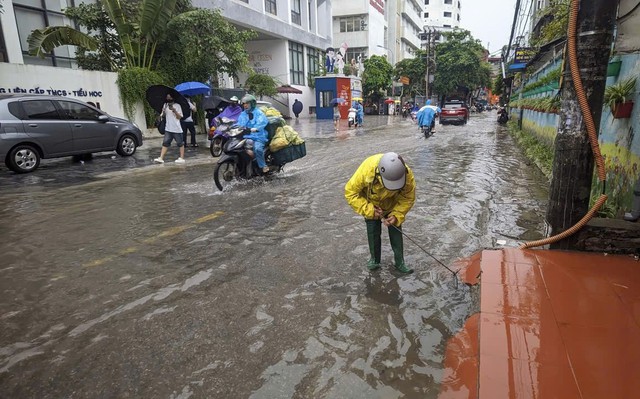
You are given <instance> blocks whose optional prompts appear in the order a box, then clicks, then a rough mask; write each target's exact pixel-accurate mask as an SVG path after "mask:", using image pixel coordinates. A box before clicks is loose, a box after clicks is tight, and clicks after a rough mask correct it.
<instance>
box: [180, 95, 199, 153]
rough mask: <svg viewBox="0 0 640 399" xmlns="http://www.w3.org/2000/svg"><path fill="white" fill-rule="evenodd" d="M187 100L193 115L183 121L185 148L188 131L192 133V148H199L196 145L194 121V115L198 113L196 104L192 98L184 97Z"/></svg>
mask: <svg viewBox="0 0 640 399" xmlns="http://www.w3.org/2000/svg"><path fill="white" fill-rule="evenodd" d="M184 97H185V98H186V99H187V103H189V108H191V113H190V114H189V116H187V117H186V118H184V120H183V121H182V127H183V129H182V139H183V141H184V146H185V147H186V146H187V131H189V132H191V147H197V146H198V144H197V143H196V124H195V120H194V119H193V115H194V114H195V112H196V104H195V103H194V102H193V101H191V96H184Z"/></svg>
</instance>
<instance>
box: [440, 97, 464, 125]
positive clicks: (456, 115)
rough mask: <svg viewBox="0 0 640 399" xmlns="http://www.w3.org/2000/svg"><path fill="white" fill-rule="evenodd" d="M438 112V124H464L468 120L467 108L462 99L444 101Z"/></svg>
mask: <svg viewBox="0 0 640 399" xmlns="http://www.w3.org/2000/svg"><path fill="white" fill-rule="evenodd" d="M441 109H442V112H441V113H440V124H441V125H444V124H445V123H455V124H457V125H465V124H466V123H467V121H468V120H469V109H468V108H467V106H466V105H465V103H464V102H462V101H454V100H451V101H445V102H444V104H443V105H442V108H441Z"/></svg>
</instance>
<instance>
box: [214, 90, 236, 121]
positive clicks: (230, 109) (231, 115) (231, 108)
mask: <svg viewBox="0 0 640 399" xmlns="http://www.w3.org/2000/svg"><path fill="white" fill-rule="evenodd" d="M241 112H242V106H241V105H240V100H238V97H236V96H233V97H231V98H230V99H229V105H227V106H226V107H225V109H224V111H222V112H221V113H220V114H219V115H218V116H217V117H216V118H215V119H214V121H213V123H214V125H215V126H216V127H217V126H219V125H220V123H221V122H222V118H228V119H233V120H234V121H235V120H238V117H239V115H240V113H241Z"/></svg>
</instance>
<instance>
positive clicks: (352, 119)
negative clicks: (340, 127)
mask: <svg viewBox="0 0 640 399" xmlns="http://www.w3.org/2000/svg"><path fill="white" fill-rule="evenodd" d="M347 122H348V124H349V127H351V126H353V125H354V124H355V125H356V126H357V125H358V124H357V123H356V109H355V108H353V107H351V108H349V113H348V114H347Z"/></svg>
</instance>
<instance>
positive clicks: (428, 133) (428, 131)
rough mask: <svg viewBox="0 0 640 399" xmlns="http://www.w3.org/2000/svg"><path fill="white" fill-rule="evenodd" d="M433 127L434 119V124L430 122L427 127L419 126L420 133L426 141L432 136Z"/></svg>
mask: <svg viewBox="0 0 640 399" xmlns="http://www.w3.org/2000/svg"><path fill="white" fill-rule="evenodd" d="M434 125H435V119H434V122H432V123H431V124H430V125H429V126H420V133H422V134H424V138H425V139H428V138H429V136H431V135H432V134H433V128H434Z"/></svg>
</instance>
